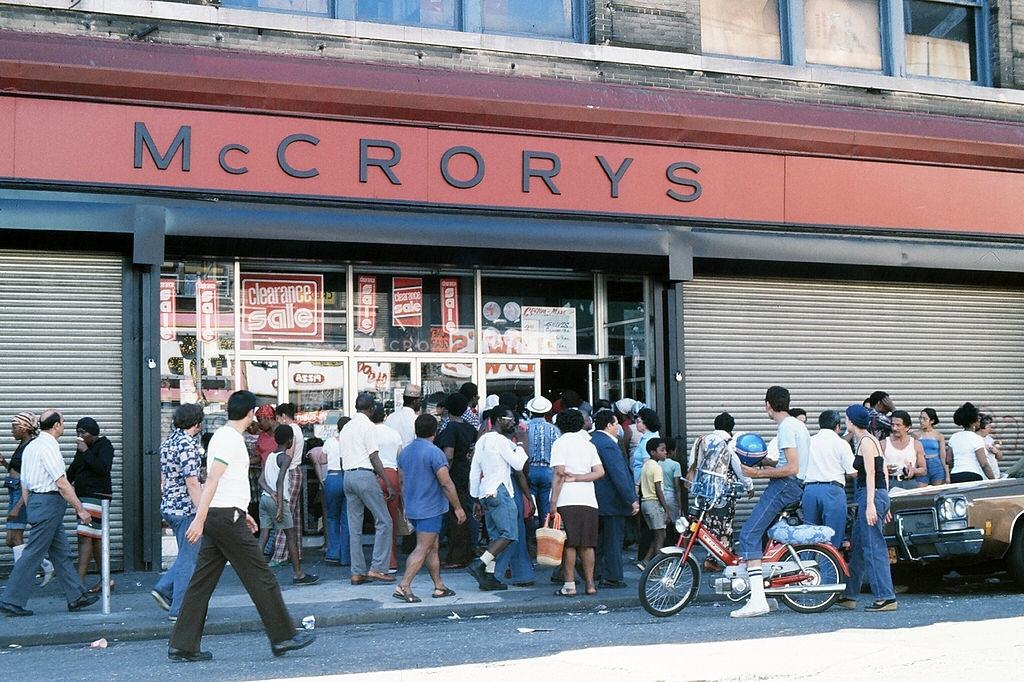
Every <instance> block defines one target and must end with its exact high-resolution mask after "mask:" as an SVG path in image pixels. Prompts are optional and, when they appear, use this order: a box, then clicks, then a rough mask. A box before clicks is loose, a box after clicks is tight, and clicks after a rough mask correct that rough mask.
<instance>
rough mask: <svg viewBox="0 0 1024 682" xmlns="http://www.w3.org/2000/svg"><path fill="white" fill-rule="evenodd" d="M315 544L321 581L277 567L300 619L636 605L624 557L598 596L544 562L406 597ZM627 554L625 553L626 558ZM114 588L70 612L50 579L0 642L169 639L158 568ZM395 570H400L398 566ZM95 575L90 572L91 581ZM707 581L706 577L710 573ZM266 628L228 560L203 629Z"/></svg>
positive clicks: (453, 573) (450, 577)
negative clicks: (526, 570) (502, 580)
mask: <svg viewBox="0 0 1024 682" xmlns="http://www.w3.org/2000/svg"><path fill="white" fill-rule="evenodd" d="M321 557H322V555H321V553H320V552H319V551H318V550H315V549H314V550H307V551H306V556H305V558H304V559H303V570H305V571H306V572H308V573H316V574H317V575H318V576H320V582H319V583H318V584H316V585H311V586H304V587H297V586H293V585H292V584H291V580H292V571H291V567H290V566H287V567H286V566H282V567H280V568H277V569H274V571H275V573H276V575H277V578H278V582H279V583H280V584H281V589H282V592H283V594H284V599H285V602H286V603H287V604H288V606H289V609H290V610H291V614H292V617H293V618H294V619H295V622H296V624H297V625H298V623H299V622H300V621H301V620H302V618H304V617H306V616H314V617H315V618H316V626H317V627H318V628H320V627H331V626H337V625H355V624H371V623H400V622H405V621H411V620H420V619H426V618H442V617H448V616H452V614H453V613H454V614H457V615H458V617H460V618H472V617H474V616H495V615H509V614H525V613H558V612H570V611H573V612H579V611H588V610H599V609H605V608H608V609H614V608H627V607H639V600H638V598H637V587H636V586H637V580H638V578H639V576H640V572H639V571H638V570H637V569H636V567H634V566H632V565H631V564H630V563H628V562H626V563H625V567H626V582H627V584H628V585H629V587H627V588H624V589H608V590H601V591H600V592H599V594H597V595H595V596H584V595H583V594H582V583H580V584H579V588H580V592H581V595H580V596H579V597H576V598H574V599H570V598H565V597H557V596H555V594H554V592H555V589H556V588H557V587H558V586H557V585H555V584H553V583H551V582H550V577H551V570H552V569H547V568H539V569H538V570H537V581H536V584H535V586H534V587H510V588H509V589H508V590H507V591H502V592H481V591H480V590H479V589H478V588H477V585H476V581H475V580H474V579H473V577H472V576H470V575H468V574H467V573H466V572H465V571H464V570H449V571H443V572H442V576H443V578H444V581H445V583H446V584H447V585H448V586H449V587H450V588H452V589H453V590H455V592H456V596H454V597H449V598H447V599H432V598H431V596H430V595H431V581H430V577H429V576H428V575H427V573H426V570H423V571H421V572H420V574H419V575H418V576H417V577H416V580H415V581H414V582H413V591H414V592H415V593H416V595H417V596H419V597H420V598H421V599H423V601H422V602H421V603H419V604H405V603H402V602H399V601H397V600H395V599H393V598H392V596H391V594H392V592H394V583H387V584H384V583H367V584H364V585H358V586H356V585H351V584H350V583H349V569H348V567H338V566H327V565H325V564H324V563H323V562H322V558H321ZM627 558H628V555H624V556H623V559H624V560H625V559H627ZM113 577H114V579H115V581H116V590H115V591H114V592H113V593H112V594H111V596H110V610H111V612H110V615H108V616H104V615H103V614H102V613H101V604H100V603H99V602H97V603H96V604H95V605H94V606H90V607H89V608H88V609H86V610H85V611H82V612H79V613H68V612H67V606H66V602H65V600H64V597H63V594H62V593H61V592H60V589H59V587H58V586H57V581H53V582H52V583H50V584H49V585H47V587H46V588H45V589H44V590H42V591H41V592H37V593H36V594H34V595H33V597H32V598H31V599H30V600H29V603H28V607H27V608H29V609H31V610H32V611H34V612H35V615H34V616H31V617H25V618H9V617H8V618H0V648H8V647H10V645H12V644H14V645H19V646H33V645H42V644H80V643H81V644H87V643H89V642H92V641H94V640H98V639H100V638H106V639H107V640H108V641H115V640H116V641H126V640H147V639H166V638H167V637H168V636H169V634H170V631H171V624H170V623H169V622H168V620H167V613H166V612H165V611H162V610H160V608H159V607H157V605H156V602H155V601H154V600H153V598H152V597H151V596H150V594H149V591H150V590H151V589H152V587H153V585H154V584H155V583H156V580H157V577H158V574H157V573H155V572H151V573H141V572H128V573H118V574H115V575H114V576H113ZM396 577H397V578H399V579H400V578H401V574H400V573H399V575H398V576H396ZM95 581H96V578H95V576H89V577H88V578H87V579H86V583H87V584H92V583H94V582H95ZM705 582H706V581H705ZM251 631H262V625H261V624H260V620H259V616H258V615H257V613H256V609H255V607H254V606H253V605H252V602H251V601H250V600H249V596H248V595H247V594H246V592H245V590H244V589H243V588H242V585H241V583H240V582H239V581H238V578H237V576H236V575H235V573H234V571H232V570H231V568H230V567H228V568H226V569H225V571H224V575H223V577H222V578H221V581H220V584H219V586H218V587H217V591H216V592H215V593H214V596H213V599H212V600H211V601H210V611H209V617H208V618H207V621H206V630H205V632H206V634H230V633H237V632H251Z"/></svg>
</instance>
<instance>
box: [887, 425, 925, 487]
mask: <svg viewBox="0 0 1024 682" xmlns="http://www.w3.org/2000/svg"><path fill="white" fill-rule="evenodd" d="M910 426H911V421H910V415H909V414H908V413H907V412H904V411H903V410H896V411H895V412H893V413H892V435H891V436H889V437H888V438H886V439H885V440H884V441H882V457H883V459H884V460H885V466H886V469H887V471H888V472H889V487H896V488H906V489H913V488H920V487H921V486H922V485H928V465H927V464H926V463H925V459H924V448H923V447H922V446H921V443H920V441H918V440H917V439H915V438H913V437H912V436H911V435H910Z"/></svg>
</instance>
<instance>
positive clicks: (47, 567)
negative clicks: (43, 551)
mask: <svg viewBox="0 0 1024 682" xmlns="http://www.w3.org/2000/svg"><path fill="white" fill-rule="evenodd" d="M43 573H53V562H52V561H50V560H49V559H43Z"/></svg>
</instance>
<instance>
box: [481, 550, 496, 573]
mask: <svg viewBox="0 0 1024 682" xmlns="http://www.w3.org/2000/svg"><path fill="white" fill-rule="evenodd" d="M480 561H482V562H483V564H484V566H486V567H487V572H488V573H494V555H493V554H491V553H490V552H484V553H483V554H481V555H480Z"/></svg>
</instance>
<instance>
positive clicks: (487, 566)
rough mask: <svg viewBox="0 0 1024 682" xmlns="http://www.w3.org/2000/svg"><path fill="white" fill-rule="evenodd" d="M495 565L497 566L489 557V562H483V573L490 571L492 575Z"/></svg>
mask: <svg viewBox="0 0 1024 682" xmlns="http://www.w3.org/2000/svg"><path fill="white" fill-rule="evenodd" d="M495 566H497V564H496V563H495V562H494V559H491V563H489V564H484V573H490V574H491V575H494V567H495Z"/></svg>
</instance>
